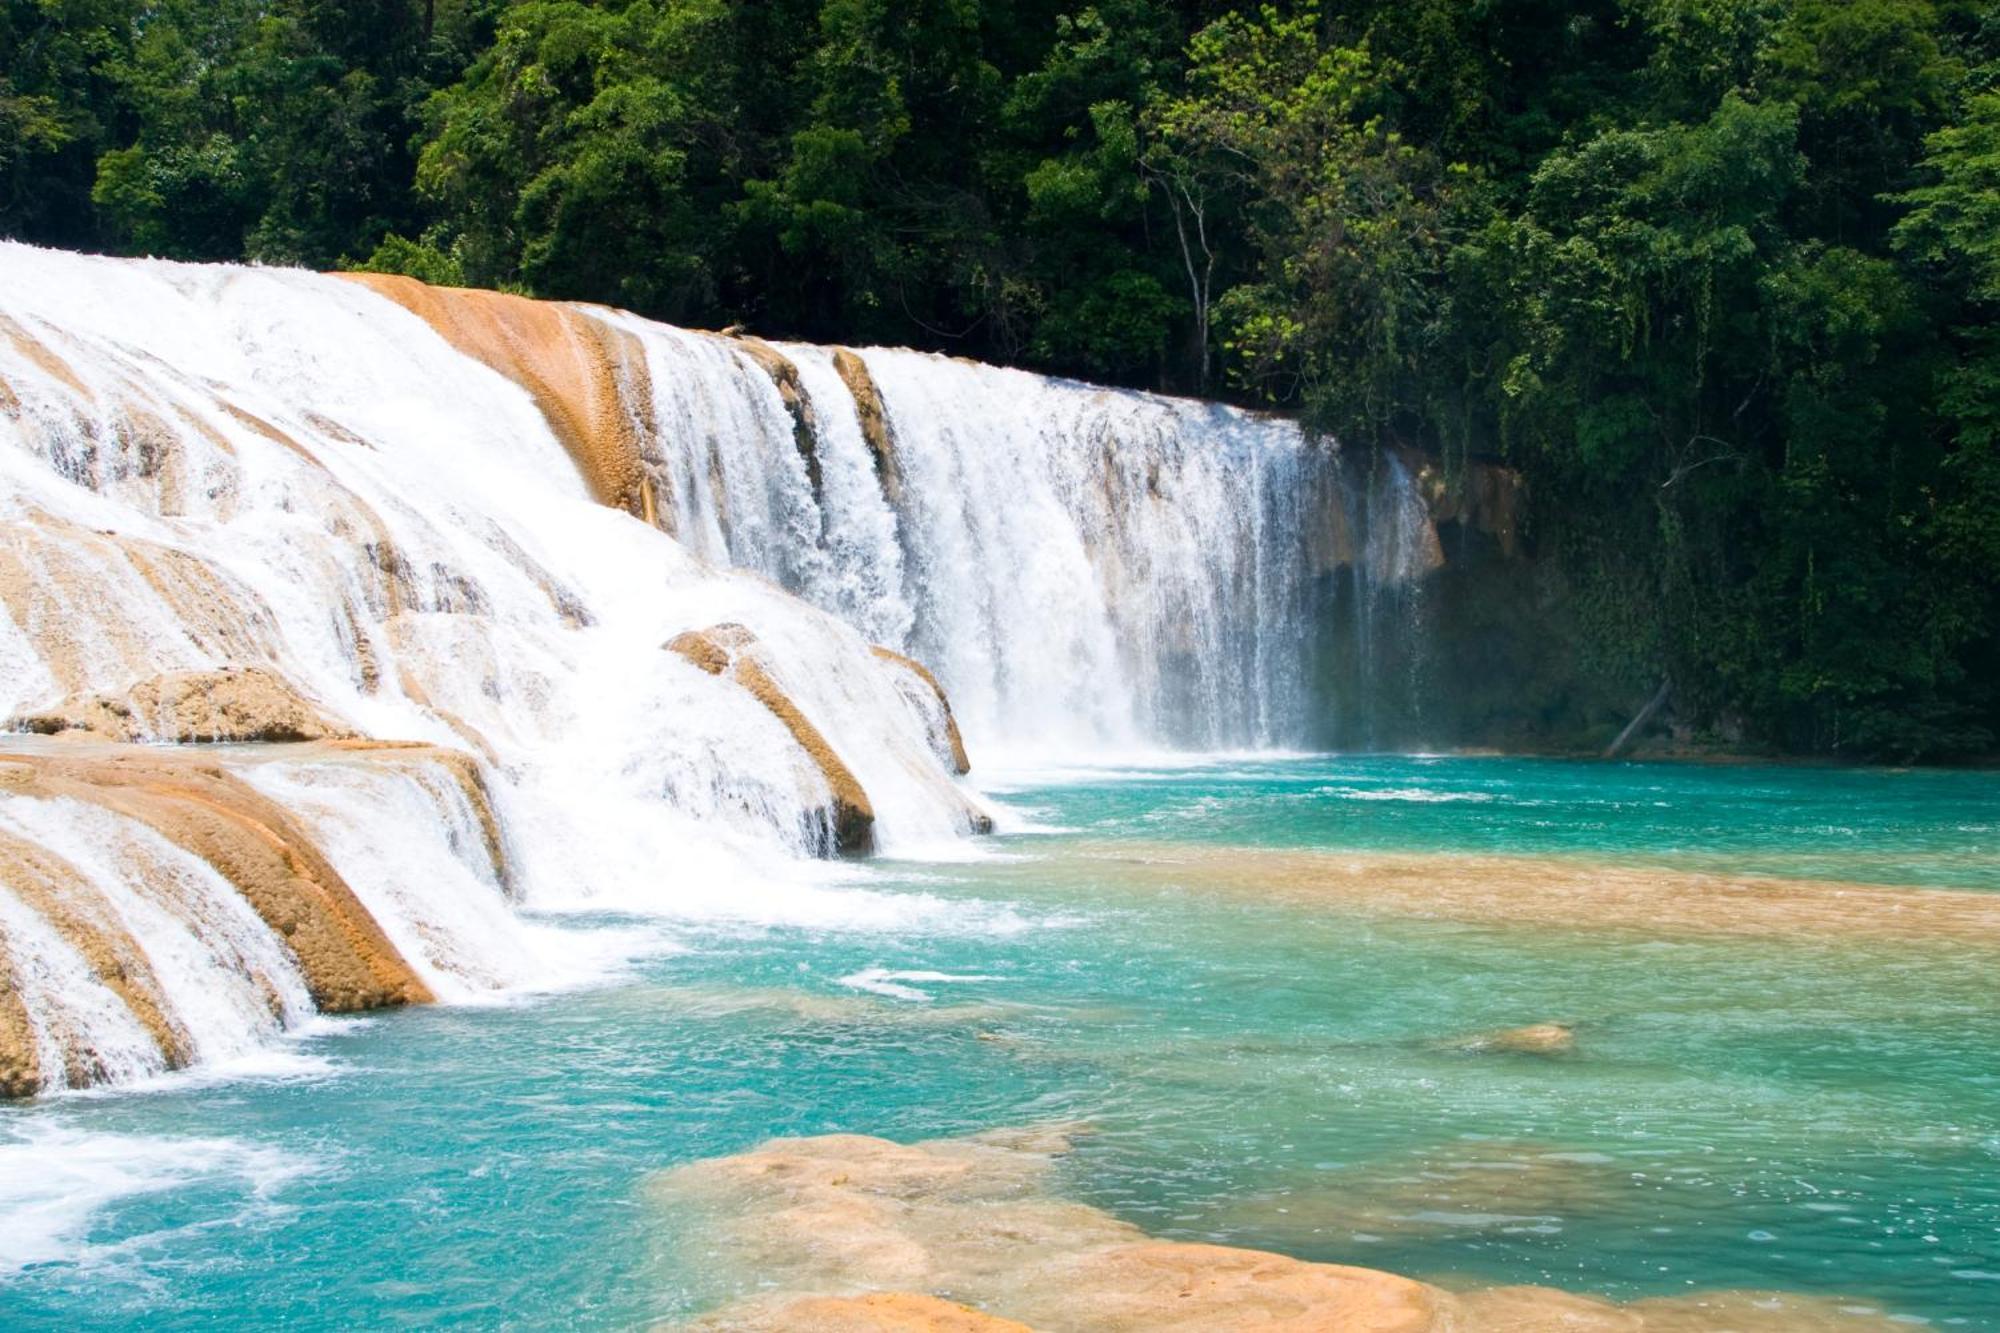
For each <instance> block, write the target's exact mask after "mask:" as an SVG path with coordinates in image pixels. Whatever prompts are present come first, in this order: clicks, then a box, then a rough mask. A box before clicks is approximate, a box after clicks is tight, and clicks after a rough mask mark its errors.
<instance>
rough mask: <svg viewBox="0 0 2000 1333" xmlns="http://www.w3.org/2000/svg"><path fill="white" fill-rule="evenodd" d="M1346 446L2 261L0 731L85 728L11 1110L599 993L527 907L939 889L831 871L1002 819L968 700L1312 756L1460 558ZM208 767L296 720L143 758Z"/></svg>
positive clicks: (16, 998)
mask: <svg viewBox="0 0 2000 1333" xmlns="http://www.w3.org/2000/svg"><path fill="white" fill-rule="evenodd" d="M371 288H373V290H371ZM385 298H387V299H385ZM1351 472H1352V468H1351V465H1350V464H1348V463H1347V462H1345V461H1343V460H1342V459H1341V458H1340V457H1339V455H1338V453H1337V451H1335V450H1332V449H1330V448H1324V447H1321V446H1318V445H1315V444H1313V443H1311V442H1309V441H1308V440H1306V439H1305V438H1304V437H1303V436H1302V435H1301V433H1300V432H1299V431H1298V429H1297V428H1296V427H1295V426H1294V425H1292V424H1291V423H1289V422H1286V421H1283V420H1279V419H1276V418H1268V417H1262V416H1257V415H1254V414H1248V413H1244V412H1239V411H1235V410H1231V409H1227V408H1221V407H1215V406H1210V405H1205V404H1199V403H1193V402H1183V401H1176V400H1170V399H1163V398H1159V397H1155V396H1150V395H1145V394H1138V393H1128V392H1116V391H1108V390H1102V389H1095V388H1091V387H1089V386H1085V385H1080V384H1074V383H1068V382H1063V381H1056V380H1049V379H1045V378H1041V377H1037V376H1034V375H1029V374H1024V373H1021V372H1016V371H1007V370H999V369H993V368H989V367H982V366H975V365H970V364H967V363H962V362H956V361H952V360H949V359H946V358H941V357H936V356H929V355H923V354H918V353H913V352H907V351H883V350H870V351H864V352H859V353H856V352H849V351H846V350H844V349H843V350H830V349H822V348H816V347H805V346H791V345H786V346H782V347H773V346H770V345H766V344H763V343H758V342H756V341H754V340H733V339H728V338H723V337H719V336H716V335H709V334H701V333H693V332H687V331H682V330H676V329H671V328H666V327H663V326H660V325H655V324H650V323H648V322H646V321H642V320H639V319H636V318H634V317H632V316H628V315H624V314H619V313H616V312H609V311H602V310H596V309H593V308H582V307H558V306H544V305H538V304H536V303H532V302H526V301H522V300H520V299H519V298H511V297H499V296H493V295H491V294H485V293H451V292H443V291H439V290H435V289H426V288H421V287H419V286H418V285H417V284H413V283H407V282H404V281H403V280H372V281H370V282H368V283H366V284H364V283H361V282H351V281H344V280H340V279H336V278H330V277H321V276H315V275H310V274H304V273H296V272H284V271H275V270H261V269H248V268H239V267H222V266H216V267H198V266H187V265H175V264H166V263H157V262H130V261H113V260H101V259H90V258H85V257H81V256H74V255H64V254H57V253H51V252H46V251H38V250H34V249H31V248H28V247H23V246H18V245H12V244H0V718H4V717H13V718H14V719H16V725H17V726H18V727H22V728H27V729H33V730H40V731H61V730H65V729H70V730H77V731H80V732H83V733H85V734H87V735H88V736H90V737H92V739H84V740H65V739H62V738H61V737H57V738H53V739H48V740H39V739H37V740H32V741H30V740H27V739H19V740H14V741H10V742H8V743H7V744H5V745H4V746H0V750H4V751H5V752H4V753H0V1082H7V1084H8V1089H9V1090H11V1091H16V1092H18V1091H23V1090H33V1089H35V1088H51V1087H57V1086H61V1085H63V1084H65V1083H80V1082H90V1081H98V1080H102V1079H107V1078H123V1077H131V1076H136V1075H139V1074H144V1073H149V1072H154V1071H157V1070H159V1069H162V1068H168V1067H173V1066H177V1065H179V1064H184V1063H188V1062H189V1061H192V1060H208V1059H216V1058H226V1057H227V1056H228V1055H229V1054H231V1053H234V1052H238V1051H241V1050H243V1049H246V1048H247V1047H249V1046H253V1045H255V1044H256V1043H257V1042H260V1041H264V1040H267V1039H268V1038H269V1037H270V1036H271V1035H272V1034H273V1033H275V1032H278V1031H281V1030H283V1029H285V1028H287V1027H290V1026H295V1025H296V1024H297V1023H298V1022H300V1021H301V1020H302V1019H303V1018H304V1017H305V1016H307V1015H309V1014H310V1013H311V1012H312V1011H313V1010H314V1008H319V1009H327V1008H330V1007H331V1008H365V1007H370V1006H372V1005H377V1004H384V1003H400V1002H407V1001H411V1000H425V999H447V1000H465V999H471V998H476V997H478V996H480V995H485V994H493V993H496V992H498V991H501V990H505V989H509V988H517V987H521V986H534V985H541V984H554V983H556V982H560V981H563V980H566V979H568V978H569V977H570V976H572V975H573V974H574V972H575V969H576V964H575V960H573V959H571V958H569V957H567V956H566V955H565V954H564V947H565V946H564V945H563V943H562V941H561V939H560V938H558V937H561V936H562V935H563V932H560V931H555V930H552V929H549V928H546V927H543V926H538V925H534V924H532V923H530V922H528V921H526V920H525V919H524V918H522V917H521V916H519V915H517V913H516V911H515V909H516V908H517V907H519V906H523V905H526V906H529V907H535V908H543V909H554V908H567V907H577V906H583V907H590V908H607V907H608V908H616V909H620V910H627V911H636V912H643V913H648V914H651V915H654V916H657V917H662V918H665V919H668V920H672V919H674V918H696V919H712V918H715V917H718V916H722V917H730V916H736V917H743V918H748V919H755V920H802V921H811V922H813V923H815V924H820V925H825V924H829V923H834V924H837V923H838V922H839V921H840V920H841V919H842V917H843V914H858V915H865V916H866V917H867V919H868V920H869V921H870V922H871V923H872V924H877V925H879V924H881V923H882V922H883V921H884V920H893V919H894V917H895V914H896V913H897V912H904V911H907V912H921V911H925V910H929V909H928V908H927V907H926V906H924V905H923V904H899V903H891V902H884V901H875V900H873V899H870V898H868V897H867V895H866V893H865V890H853V889H835V888H832V887H829V885H828V883H827V882H825V880H824V877H823V876H819V875H816V874H815V873H814V872H812V871H811V869H810V867H809V864H808V862H809V860H810V858H811V857H812V856H814V855H816V854H824V853H826V852H827V851H829V850H831V849H832V848H834V847H836V846H839V847H842V848H852V847H858V846H869V845H872V846H873V847H874V848H876V849H878V850H882V851H887V852H890V853H897V852H916V851H920V850H922V849H924V848H927V847H935V846H937V845H939V844H940V843H943V842H945V841H948V840H951V839H955V838H957V837H960V836H962V835H963V834H965V833H966V832H968V831H972V830H975V829H977V828H980V827H983V826H985V825H986V824H987V822H988V814H987V811H986V809H985V807H984V804H983V802H982V801H981V800H980V798H978V796H977V795H976V794H975V793H973V792H971V791H970V790H968V789H967V788H966V787H964V785H963V784H962V783H961V782H960V781H959V779H958V777H957V776H956V774H957V772H959V771H962V758H963V753H964V751H963V749H962V748H961V747H960V746H959V744H958V730H957V729H956V727H955V726H954V711H955V715H956V722H957V723H959V724H962V726H963V729H964V732H965V735H966V739H967V741H968V742H969V746H970V749H971V750H972V752H973V754H974V755H988V754H991V753H993V752H995V751H1013V752H1016V753H1022V754H1029V755H1037V754H1076V753H1078V752H1094V751H1101V750H1102V749H1104V748H1105V747H1128V748H1158V747H1161V746H1185V747H1204V748H1215V747H1239V746H1271V745H1286V746H1292V745H1302V744H1307V743H1310V742H1312V741H1313V740H1314V739H1315V738H1316V737H1318V736H1321V735H1323V734H1324V733H1325V726H1324V715H1325V713H1326V711H1327V710H1326V709H1325V708H1323V707H1322V706H1321V702H1320V701H1321V700H1322V698H1323V696H1322V693H1321V691H1320V689H1319V685H1320V683H1321V679H1322V677H1323V676H1324V674H1325V672H1324V668H1323V663H1322V661H1321V658H1322V657H1323V656H1324V645H1323V643H1322V642H1321V640H1322V639H1323V637H1324V636H1323V635H1320V634H1316V633H1315V632H1314V631H1315V626H1316V624H1317V623H1318V621H1319V618H1320V617H1321V613H1322V611H1323V610H1324V608H1325V607H1326V606H1327V605H1328V604H1329V598H1334V597H1337V596H1338V595H1339V594H1338V589H1339V587H1340V586H1342V582H1343V580H1345V581H1347V582H1349V583H1352V584H1353V586H1355V587H1358V588H1361V589H1363V590H1364V591H1365V593H1366V594H1367V595H1365V596H1362V597H1360V598H1358V599H1357V602H1356V605H1358V606H1360V607H1361V608H1362V611H1361V615H1362V617H1363V619H1364V620H1368V619H1369V618H1370V617H1375V618H1379V617H1380V614H1381V608H1382V607H1383V606H1384V605H1386V604H1388V602H1389V601H1391V600H1393V599H1387V598H1384V597H1382V596H1378V595H1377V590H1378V589H1380V588H1386V587H1390V586H1392V585H1398V584H1403V583H1407V582H1408V581H1409V580H1410V579H1411V578H1412V577H1413V576H1414V574H1416V573H1419V572H1421V570H1422V569H1423V568H1425V567H1426V566H1425V564H1424V562H1425V560H1426V559H1428V558H1429V556H1428V554H1427V552H1429V551H1434V549H1435V534H1434V533H1433V532H1432V531H1431V530H1430V528H1429V526H1428V522H1427V519H1426V516H1425V514H1424V511H1423V506H1422V503H1421V501H1420V500H1418V499H1416V498H1415V496H1414V493H1413V492H1412V491H1411V489H1410V487H1409V485H1408V482H1407V478H1404V477H1402V475H1401V473H1400V472H1399V471H1397V470H1395V469H1394V468H1393V467H1392V468H1390V469H1387V470H1382V469H1371V470H1370V471H1369V472H1368V473H1367V474H1366V475H1350V473H1351ZM620 510H623V511H625V512H619V511H620ZM1426 541H1428V543H1429V545H1428V547H1427V546H1426V545H1425V543H1426ZM1397 614H1399V615H1400V614H1401V613H1400V612H1398V613H1397ZM1380 633H1381V630H1380V629H1379V628H1378V627H1373V626H1372V622H1371V624H1370V626H1367V627H1364V631H1363V632H1362V634H1360V635H1358V636H1357V637H1365V635H1366V634H1377V635H1379V634H1380ZM926 667H928V668H929V669H930V672H929V673H927V672H926V671H925V670H924V668H926ZM930 673H935V677H936V679H935V680H933V678H932V675H931V674H930ZM938 681H941V682H942V685H943V693H939V691H938V688H937V683H938ZM947 696H948V698H949V701H950V702H949V703H947V702H946V698H947ZM1333 711H1335V712H1336V713H1337V712H1338V711H1339V710H1338V708H1337V707H1336V708H1335V709H1334V710H1333ZM215 739H223V740H231V739H234V740H243V741H257V742H272V741H286V742H291V744H287V745H284V746H274V745H251V746H247V747H244V748H240V749H239V748H234V747H228V748H224V749H219V750H218V749H212V748H204V749H201V750H194V749H191V748H190V747H187V746H178V745H166V746H160V745H155V746H140V747H135V746H132V745H130V744H129V743H128V742H131V741H135V740H137V741H151V742H187V741H196V740H215ZM85 829H93V830H95V832H94V833H92V834H88V835H86V834H84V833H80V832H78V831H79V830H85ZM223 978H226V980H220V979H223Z"/></svg>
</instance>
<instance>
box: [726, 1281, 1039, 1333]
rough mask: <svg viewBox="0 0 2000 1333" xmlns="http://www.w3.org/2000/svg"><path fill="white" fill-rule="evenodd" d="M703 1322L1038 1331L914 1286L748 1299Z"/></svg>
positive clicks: (829, 1328) (832, 1332)
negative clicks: (853, 1293)
mask: <svg viewBox="0 0 2000 1333" xmlns="http://www.w3.org/2000/svg"><path fill="white" fill-rule="evenodd" d="M699 1327H701V1328H704V1329H714V1330H716V1331H717V1333H721V1330H725V1329H726V1330H729V1333H1034V1330H1033V1329H1030V1328H1029V1327H1028V1326H1027V1325H1026V1324H1018V1323H1015V1322H1014V1321H1013V1320H1012V1319H1002V1318H999V1317H998V1316H996V1315H990V1314H983V1313H981V1312H980V1311H978V1310H975V1309H973V1308H972V1307H970V1306H967V1305H960V1304H958V1303H957V1302H955V1301H947V1300H942V1299H940V1298H938V1297H936V1296H924V1295H920V1294H918V1293H916V1292H910V1291H871V1292H866V1293H864V1294H862V1295H859V1296H801V1297H798V1298H796V1299H782V1298H781V1299H779V1300H775V1301H770V1302H766V1303H762V1304H746V1305H744V1306H741V1307H738V1308H736V1309H734V1310H731V1311H730V1312H729V1313H728V1314H727V1315H726V1316H721V1317H719V1318H718V1319H716V1320H714V1321H705V1322H704V1323H702V1324H701V1325H699Z"/></svg>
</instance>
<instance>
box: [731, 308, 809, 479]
mask: <svg viewBox="0 0 2000 1333" xmlns="http://www.w3.org/2000/svg"><path fill="white" fill-rule="evenodd" d="M736 346H737V349H738V350H739V351H741V352H742V353H743V354H744V355H745V356H747V357H749V358H750V359H751V360H752V361H754V362H756V363H757V367H758V369H760V370H762V371H763V372H764V373H765V374H766V375H769V376H770V377H771V383H772V384H773V385H774V386H776V388H777V390H778V398H779V400H780V401H782V402H783V403H784V405H785V412H786V413H787V414H788V415H789V416H790V417H791V418H792V445H793V447H794V448H796V449H797V450H798V451H799V458H800V459H801V460H802V461H803V462H804V463H805V465H806V480H807V481H808V482H810V483H811V484H812V493H813V495H814V497H815V498H817V497H818V496H819V494H820V490H821V480H820V466H819V422H818V420H817V419H815V417H814V416H813V403H812V396H811V395H810V394H808V393H807V392H806V386H805V383H804V381H802V380H801V379H800V378H799V368H798V367H797V366H796V365H794V364H793V363H792V359H791V358H790V357H788V356H786V355H785V354H784V353H783V352H781V351H779V350H778V349H777V348H775V347H773V346H771V344H769V343H767V342H765V341H764V340H763V339H762V338H737V339H736Z"/></svg>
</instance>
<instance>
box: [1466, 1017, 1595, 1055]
mask: <svg viewBox="0 0 2000 1333" xmlns="http://www.w3.org/2000/svg"><path fill="white" fill-rule="evenodd" d="M1455 1044H1456V1045H1457V1047H1458V1049H1459V1050H1462V1051H1501V1052H1506V1053H1509V1054H1513V1055H1568V1054H1569V1053H1570V1052H1571V1051H1574V1050H1575V1049H1576V1029H1575V1028H1573V1027H1571V1026H1570V1025H1569V1024H1567V1023H1531V1024H1529V1025H1528V1026H1527V1027H1520V1028H1506V1029H1503V1030H1502V1031H1499V1032H1482V1033H1480V1034H1479V1035H1478V1036H1476V1037H1467V1038H1466V1039H1465V1040H1463V1041H1460V1042H1457V1043H1455Z"/></svg>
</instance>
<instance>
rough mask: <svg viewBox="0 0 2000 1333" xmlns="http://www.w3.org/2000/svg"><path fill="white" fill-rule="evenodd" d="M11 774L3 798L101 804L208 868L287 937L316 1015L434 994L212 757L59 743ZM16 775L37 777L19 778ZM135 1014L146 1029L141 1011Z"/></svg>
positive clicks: (293, 827)
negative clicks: (23, 773)
mask: <svg viewBox="0 0 2000 1333" xmlns="http://www.w3.org/2000/svg"><path fill="white" fill-rule="evenodd" d="M7 768H8V777H9V780H8V782H7V784H6V790H7V791H8V792H9V793H10V794H20V795H25V796H41V797H69V798H71V799H74V800H78V801H83V802H86V803H88V804H91V805H96V806H101V807H103V808H105V809H107V810H111V811H114V812H116V813H118V814H121V815H124V816H126V817H128V818H131V819H135V820H137V821H139V822H140V823H143V824H145V825H147V826H148V827H150V828H152V829H153V830H154V831H155V832H156V833H158V834H160V835H161V836H162V837H164V838H165V839H167V841H169V842H171V843H173V844H175V845H176V846H178V847H180V848H182V849H183V850H185V851H187V852H190V853H192V854H194V855H195V856H198V857H200V858H201V859H202V860H204V861H207V862H208V863H209V864H210V865H212V866H214V867H215V869H216V871H217V872H218V873H219V874H221V876H222V877H223V878H224V879H225V880H227V881H228V882H229V883H230V884H232V885H234V886H235V888H236V889H237V891H238V892H239V893H241V894H242V895H243V897H244V899H245V900H246V901H248V902H249V904H250V906H251V907H252V909H254V910H255V911H256V913H257V915H258V916H259V917H261V918H262V919H263V921H264V923H265V924H266V925H268V926H269V927H270V928H271V929H272V930H273V931H274V932H276V933H277V934H278V935H279V936H281V937H282V938H283V939H284V941H285V943H286V945H287V947H288V948H289V949H290V950H291V952H292V954H293V955H294V956H295V957H296V958H297V959H298V962H299V969H300V971H301V972H302V973H303V974H304V977H305V981H306V986H307V989H308V991H309V992H310V993H311V996H312V999H313V1002H314V1004H315V1005H317V1006H318V1007H319V1008H320V1009H321V1010H322V1011H324V1012H327V1013H349V1012H353V1011H356V1010H362V1009H377V1008H382V1007H385V1006H391V1005H400V1004H418V1003H426V1002H428V1001H430V1000H431V999H432V998H433V997H432V995H431V992H430V988H429V987H428V986H426V985H425V984H424V982H423V980H422V978H420V977H419V976H418V975H417V973H416V972H415V971H414V970H413V969H412V968H411V966H410V965H409V963H408V962H407V961H405V960H404V958H403V957H402V955H401V954H400V953H398V952H397V950H396V947H395V946H394V945H393V944H391V943H390V942H389V939H388V937H387V936H386V935H384V934H383V933H382V928H381V927H380V926H379V925H377V924H376V922H375V919H374V918H373V917H371V916H370V915H369V914H368V911H367V909H366V908H364V907H363V906H362V905H361V902H360V900H359V899H357V898H356V897H355V896H354V891H353V890H352V889H351V888H349V887H348V885H347V882H346V881H345V880H343V879H342V878H341V876H340V873H339V872H338V871H336V870H335V869H334V868H333V866H332V864H331V863H330V862H328V861H327V859H326V857H325V856H323V855H322V854H321V853H320V851H319V849H318V847H317V846H315V845H314V843H313V840H312V838H311V836H310V835H309V834H308V833H307V831H306V830H305V828H304V827H303V826H302V825H300V824H299V823H298V821H296V820H294V819H293V818H292V817H291V816H290V815H289V814H287V813H286V812H285V810H284V809H283V808H281V807H280V806H279V805H277V803H275V802H274V801H272V800H270V799H269V798H268V797H266V796H264V795H263V794H262V793H260V792H258V791H257V790H256V789H255V788H253V787H252V786H250V785H249V784H248V783H246V782H244V781H243V780H242V779H240V778H238V777H236V776H234V775H233V774H231V773H229V772H228V771H227V770H225V769H224V768H223V767H222V766H221V765H220V764H219V763H217V762H215V761H214V759H213V758H212V757H211V756H208V755H204V754H202V753H201V752H199V751H194V752H190V751H177V750H169V749H163V748H157V747H124V746H99V745H91V746H79V747H75V748H74V749H72V748H71V747H66V746H65V747H50V748H47V749H42V750H22V751H18V752H13V753H10V754H9V755H8V757H7ZM22 769H27V770H30V771H31V772H32V774H33V776H32V777H30V778H26V779H21V778H19V777H18V776H17V775H18V773H19V771H20V770H22ZM86 956H87V957H88V956H91V955H89V954H86ZM93 961H95V959H93ZM98 970H99V971H100V973H103V972H104V971H105V970H106V969H105V967H104V966H102V965H100V967H99V969H98ZM128 974H129V969H128ZM133 1007H134V1012H135V1013H136V1014H138V1015H139V1017H140V1018H141V1021H146V1017H145V1014H144V1013H143V1012H141V1011H140V1009H139V1006H137V1005H135V1006H133ZM0 1009H4V1005H0ZM149 1026H151V1024H149ZM164 1046H165V1043H163V1048H164ZM168 1054H169V1056H171V1054H172V1052H171V1051H169V1052H168Z"/></svg>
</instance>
